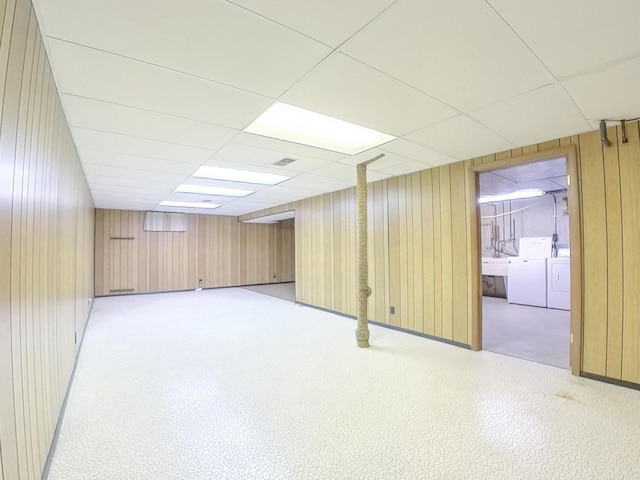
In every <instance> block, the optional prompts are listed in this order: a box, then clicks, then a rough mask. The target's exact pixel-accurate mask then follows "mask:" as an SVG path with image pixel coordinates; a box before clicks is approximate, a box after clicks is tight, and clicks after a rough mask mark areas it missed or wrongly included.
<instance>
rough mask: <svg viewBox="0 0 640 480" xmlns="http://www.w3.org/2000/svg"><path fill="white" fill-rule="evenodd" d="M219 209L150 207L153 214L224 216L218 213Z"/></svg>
mask: <svg viewBox="0 0 640 480" xmlns="http://www.w3.org/2000/svg"><path fill="white" fill-rule="evenodd" d="M220 208H222V207H219V208H188V207H168V206H166V205H158V204H156V205H154V206H153V207H150V209H151V210H153V211H154V212H168V213H189V214H198V215H224V214H223V213H220V212H219V210H220Z"/></svg>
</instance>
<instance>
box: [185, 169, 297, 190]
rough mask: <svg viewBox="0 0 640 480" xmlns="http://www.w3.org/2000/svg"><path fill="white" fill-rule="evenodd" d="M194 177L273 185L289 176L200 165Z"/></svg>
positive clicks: (287, 178)
mask: <svg viewBox="0 0 640 480" xmlns="http://www.w3.org/2000/svg"><path fill="white" fill-rule="evenodd" d="M193 176H194V177H200V178H211V179H214V180H228V181H230V182H243V183H257V184H260V185H275V184H277V183H280V182H284V181H285V180H289V179H290V178H291V177H285V176H284V175H274V174H272V173H258V172H250V171H249V170H236V169H234V168H220V167H209V166H206V165H205V166H204V167H200V168H199V169H198V170H197V171H196V173H194V174H193Z"/></svg>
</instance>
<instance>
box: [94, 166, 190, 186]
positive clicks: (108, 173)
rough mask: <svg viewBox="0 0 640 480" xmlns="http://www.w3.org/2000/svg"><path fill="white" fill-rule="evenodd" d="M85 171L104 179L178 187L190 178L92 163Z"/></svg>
mask: <svg viewBox="0 0 640 480" xmlns="http://www.w3.org/2000/svg"><path fill="white" fill-rule="evenodd" d="M83 169H84V171H85V173H86V174H87V175H100V176H103V177H115V178H119V179H129V180H137V181H140V182H158V183H165V184H174V185H175V186H176V187H177V186H178V185H179V184H181V183H183V181H184V180H186V179H187V178H189V176H188V175H180V174H169V173H159V172H150V171H148V170H134V169H132V168H120V167H109V166H105V165H95V164H92V163H88V164H84V165H83ZM174 188H175V187H174Z"/></svg>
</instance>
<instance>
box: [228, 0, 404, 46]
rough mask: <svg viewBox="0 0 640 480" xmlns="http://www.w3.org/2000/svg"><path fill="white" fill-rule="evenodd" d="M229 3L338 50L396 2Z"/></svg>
mask: <svg viewBox="0 0 640 480" xmlns="http://www.w3.org/2000/svg"><path fill="white" fill-rule="evenodd" d="M230 1H231V3H234V4H236V5H241V6H243V7H244V8H247V9H248V10H251V11H252V12H256V13H258V14H260V15H263V16H265V17H268V18H271V19H272V20H273V21H275V22H278V23H281V24H283V25H286V26H288V27H289V28H291V29H293V30H296V31H298V32H301V33H303V34H305V35H308V36H310V37H311V38H315V39H316V40H318V41H320V42H322V43H324V44H326V45H330V46H331V47H334V48H335V47H337V46H339V45H340V44H342V43H343V42H344V41H345V40H347V39H348V38H349V37H350V36H352V35H353V34H354V33H356V32H357V31H358V30H360V29H361V28H362V27H364V26H365V25H366V24H367V23H369V22H370V21H371V20H373V19H374V18H375V17H377V16H378V15H380V14H381V13H382V12H384V10H385V9H387V8H388V7H389V6H390V5H392V4H393V3H395V1H396V0H348V1H345V0H324V1H322V2H318V1H316V0H296V1H295V2H291V1H289V0H270V1H269V2H265V1H261V0H230Z"/></svg>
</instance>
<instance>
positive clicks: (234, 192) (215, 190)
mask: <svg viewBox="0 0 640 480" xmlns="http://www.w3.org/2000/svg"><path fill="white" fill-rule="evenodd" d="M176 192H178V193H199V194H202V195H220V196H222V197H246V196H247V195H250V194H252V193H255V191H253V190H243V189H241V188H224V187H208V186H206V185H180V186H179V187H178V188H176Z"/></svg>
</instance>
